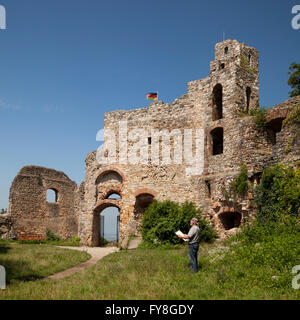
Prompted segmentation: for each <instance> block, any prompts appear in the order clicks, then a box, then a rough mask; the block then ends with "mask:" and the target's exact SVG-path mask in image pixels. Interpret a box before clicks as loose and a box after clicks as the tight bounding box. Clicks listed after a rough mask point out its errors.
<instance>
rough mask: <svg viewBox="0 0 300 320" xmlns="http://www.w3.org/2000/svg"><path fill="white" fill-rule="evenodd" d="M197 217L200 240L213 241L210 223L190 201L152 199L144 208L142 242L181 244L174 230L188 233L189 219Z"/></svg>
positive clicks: (213, 233) (214, 236)
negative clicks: (180, 202)
mask: <svg viewBox="0 0 300 320" xmlns="http://www.w3.org/2000/svg"><path fill="white" fill-rule="evenodd" d="M193 217H195V218H198V220H199V223H198V226H199V228H200V231H201V241H213V240H214V239H215V238H216V234H215V232H214V230H213V228H212V227H211V226H210V224H209V223H208V222H207V221H206V220H204V219H203V218H202V217H201V210H199V209H196V207H195V205H194V204H193V203H191V202H186V203H184V204H183V205H179V204H178V203H175V202H172V201H164V202H158V201H156V200H155V201H153V202H152V204H151V205H150V206H149V207H148V208H147V209H146V211H145V213H144V216H143V220H142V237H143V242H145V243H148V244H151V245H153V246H158V245H167V244H172V245H176V244H182V240H181V239H179V238H178V237H177V236H176V235H175V232H176V231H178V230H181V231H182V232H183V233H188V231H189V228H190V220H191V219H192V218H193Z"/></svg>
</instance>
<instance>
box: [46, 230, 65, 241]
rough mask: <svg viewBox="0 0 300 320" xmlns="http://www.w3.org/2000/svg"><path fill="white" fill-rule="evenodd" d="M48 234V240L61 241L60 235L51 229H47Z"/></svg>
mask: <svg viewBox="0 0 300 320" xmlns="http://www.w3.org/2000/svg"><path fill="white" fill-rule="evenodd" d="M46 236H47V240H48V241H61V239H60V237H59V236H58V235H56V234H55V233H53V232H52V231H51V230H49V229H47V231H46Z"/></svg>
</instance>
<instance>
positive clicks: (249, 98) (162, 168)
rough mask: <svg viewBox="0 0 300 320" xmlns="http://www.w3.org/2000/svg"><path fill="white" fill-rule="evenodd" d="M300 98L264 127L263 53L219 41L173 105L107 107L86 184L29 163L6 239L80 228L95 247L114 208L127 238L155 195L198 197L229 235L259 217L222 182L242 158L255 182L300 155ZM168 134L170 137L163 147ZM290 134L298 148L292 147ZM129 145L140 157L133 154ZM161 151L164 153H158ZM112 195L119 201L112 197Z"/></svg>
mask: <svg viewBox="0 0 300 320" xmlns="http://www.w3.org/2000/svg"><path fill="white" fill-rule="evenodd" d="M299 103H300V96H298V97H295V98H291V99H289V100H287V101H285V102H283V103H281V104H279V105H276V106H275V107H273V108H270V109H268V110H267V117H266V119H267V124H266V128H265V130H263V131H259V130H257V128H256V125H255V123H254V121H253V116H251V114H253V113H252V112H253V111H254V110H258V109H259V54H258V51H257V50H256V49H254V48H251V47H248V46H246V45H245V44H244V43H239V42H238V41H236V40H226V41H223V42H220V43H217V44H216V46H215V60H214V61H212V62H211V63H210V74H209V76H208V77H206V78H204V79H201V80H196V81H192V82H189V83H188V91H187V93H186V94H184V95H183V96H182V97H180V98H178V99H176V100H175V101H174V102H173V103H163V102H161V101H158V102H154V103H151V104H150V105H149V107H148V108H142V109H136V110H130V111H113V112H109V113H106V114H105V130H106V136H105V144H104V147H103V148H102V149H101V151H100V153H101V155H102V160H103V159H104V160H105V158H106V160H107V161H106V163H105V161H102V163H101V162H99V161H98V155H99V153H97V151H94V152H91V153H90V154H88V155H87V158H86V174H85V180H84V181H83V182H82V184H81V185H80V186H77V185H76V183H75V182H73V181H71V180H70V179H69V178H68V177H67V176H66V175H65V174H64V173H63V172H58V171H55V170H53V169H47V168H42V167H37V166H25V167H23V168H22V169H21V170H20V172H19V173H18V175H17V176H16V177H15V179H14V181H13V183H12V186H11V189H10V197H9V213H8V214H7V215H3V217H1V216H0V219H2V220H3V221H2V220H0V237H1V236H2V237H4V238H5V237H7V238H8V237H11V234H12V232H14V233H15V234H16V235H17V237H21V236H22V234H28V233H30V234H41V235H42V236H43V237H45V236H46V230H47V229H50V230H51V231H52V232H54V233H55V234H58V235H59V236H60V237H61V238H69V237H73V236H79V237H80V239H81V243H82V244H85V245H89V246H97V245H99V241H100V214H101V212H102V211H103V210H104V209H105V208H107V207H117V208H119V210H120V242H121V243H122V244H125V243H126V241H127V239H128V237H129V236H130V235H139V234H140V231H141V220H142V216H143V212H144V210H145V209H146V208H147V206H148V205H149V204H150V203H151V202H152V201H153V199H157V200H159V201H163V200H171V201H175V202H179V203H183V202H185V201H192V202H194V203H195V204H196V206H197V207H200V208H202V211H203V214H204V216H205V217H206V218H207V219H208V220H210V221H211V222H212V223H213V224H214V226H215V228H216V230H217V231H218V233H219V234H220V235H221V236H226V235H230V234H232V233H233V231H235V230H236V228H238V227H239V226H240V225H241V224H243V222H244V221H245V219H246V218H247V217H250V216H251V215H253V210H252V208H251V199H252V195H251V193H249V194H248V195H247V196H246V197H244V199H242V200H240V201H238V202H237V203H233V202H230V201H229V202H228V199H227V201H226V199H225V198H224V192H223V191H222V190H223V189H222V188H224V187H228V185H229V183H230V182H231V181H232V180H233V179H234V178H235V177H236V176H237V175H238V174H239V172H240V166H241V164H244V165H246V166H247V169H248V178H249V181H251V182H253V183H254V184H256V183H259V179H260V176H261V173H262V171H263V170H264V168H266V167H268V166H270V165H274V164H276V163H279V162H280V163H287V164H288V163H293V162H295V161H298V160H300V153H299V151H300V145H299V141H298V140H296V141H295V132H294V131H293V130H292V129H291V128H289V127H288V126H283V121H284V119H285V118H286V117H287V115H288V113H289V111H290V110H291V108H292V107H293V106H295V105H297V104H299ZM120 124H122V125H124V124H126V130H125V129H123V127H122V126H120ZM124 130H125V131H124ZM121 131H122V132H121ZM107 132H109V133H110V135H111V136H113V137H114V138H116V142H115V143H114V142H113V141H112V142H111V141H110V138H111V137H109V136H107ZM139 133H140V134H139ZM187 133H188V134H187ZM168 134H169V138H170V139H169V141H170V143H169V145H168V144H165V145H164V140H163V139H164V137H166V136H167V137H168ZM291 141H294V142H293V147H292V148H287V146H288V145H289V144H291ZM124 143H125V145H126V147H127V148H128V150H131V151H130V152H131V154H132V153H136V154H137V155H139V161H136V159H133V160H132V159H129V157H128V154H127V153H124ZM188 145H189V146H191V150H190V151H191V152H192V154H196V153H197V150H198V149H197V148H198V147H199V150H202V151H203V152H202V153H201V154H200V155H199V157H198V158H197V157H194V158H195V159H196V162H195V161H194V162H193V163H186V162H185V161H184V160H185V155H186V149H182V150H184V151H182V150H180V148H178V146H182V147H186V146H188ZM166 148H167V149H166ZM168 148H169V149H168ZM126 152H127V151H126ZM164 152H165V159H167V161H162V158H163V154H164ZM149 155H152V157H150V156H149ZM153 155H155V156H153ZM178 160H179V161H178ZM193 165H194V166H195V168H196V170H192V169H193ZM48 189H52V190H54V191H55V193H56V195H57V196H56V201H55V202H54V203H47V202H46V192H47V190H48ZM115 193H117V194H119V195H120V199H118V200H117V199H110V197H109V196H110V195H111V194H115ZM1 230H2V233H1Z"/></svg>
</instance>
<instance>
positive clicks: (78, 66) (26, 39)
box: [0, 0, 300, 208]
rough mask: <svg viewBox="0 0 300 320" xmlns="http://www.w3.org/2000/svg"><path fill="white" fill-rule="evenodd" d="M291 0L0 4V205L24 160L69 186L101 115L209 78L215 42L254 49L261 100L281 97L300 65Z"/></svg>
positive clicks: (78, 176)
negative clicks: (0, 16)
mask: <svg viewBox="0 0 300 320" xmlns="http://www.w3.org/2000/svg"><path fill="white" fill-rule="evenodd" d="M295 4H300V0H297V1H289V0H251V1H244V0H226V1H223V0H211V1H202V0H184V1H183V0H159V1H156V0H151V1H149V0H148V1H145V0H128V1H124V0H107V1H104V0H85V1H83V0H80V1H79V0H51V1H50V0H22V1H20V0H0V5H3V6H5V8H6V15H7V29H6V30H0V71H1V72H0V125H1V126H0V127H1V131H0V132H1V133H0V141H1V148H0V152H1V158H0V159H1V160H0V161H1V162H0V163H1V166H0V208H7V206H8V195H9V187H10V184H11V182H12V180H13V178H14V177H15V175H16V174H17V172H18V171H19V170H20V169H21V167H22V166H24V165H29V164H34V165H40V166H45V167H49V168H55V169H57V170H62V171H64V172H65V173H66V174H67V175H68V176H69V177H70V178H71V179H72V180H74V181H76V182H77V183H78V184H79V183H80V182H81V181H82V180H83V179H84V166H85V163H84V160H85V157H86V155H87V153H88V152H91V151H93V150H95V149H97V148H98V146H99V142H97V141H96V133H97V131H98V130H99V129H101V128H103V118H104V113H105V112H108V111H112V110H117V109H133V108H137V107H146V106H147V105H148V102H147V100H146V99H145V94H146V93H147V92H149V91H159V99H161V100H163V101H164V102H172V101H173V100H174V99H175V98H177V97H180V96H181V95H182V94H184V93H185V92H186V90H187V86H186V84H187V82H188V81H192V80H196V79H201V78H204V77H206V76H208V74H209V62H210V61H211V60H213V58H214V45H215V44H216V43H217V42H220V41H222V38H223V32H225V33H226V39H236V40H238V41H240V42H245V43H246V44H247V45H249V46H253V47H255V48H257V49H258V50H259V51H260V94H261V95H260V99H261V105H265V106H268V107H269V106H272V105H274V104H277V103H280V102H282V101H284V100H285V99H287V98H288V91H289V90H290V88H289V87H288V85H287V79H288V74H287V72H288V67H289V65H290V63H291V62H293V61H295V62H298V63H299V62H300V59H299V58H300V30H293V29H292V27H291V20H292V17H293V16H292V13H291V11H292V7H293V6H294V5H295Z"/></svg>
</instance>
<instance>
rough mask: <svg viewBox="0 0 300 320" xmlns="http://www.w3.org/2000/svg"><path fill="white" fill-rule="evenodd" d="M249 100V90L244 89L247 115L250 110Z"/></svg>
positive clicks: (248, 88)
mask: <svg viewBox="0 0 300 320" xmlns="http://www.w3.org/2000/svg"><path fill="white" fill-rule="evenodd" d="M250 100H251V88H250V87H247V88H246V112H247V113H249V108H250Z"/></svg>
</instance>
